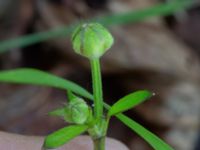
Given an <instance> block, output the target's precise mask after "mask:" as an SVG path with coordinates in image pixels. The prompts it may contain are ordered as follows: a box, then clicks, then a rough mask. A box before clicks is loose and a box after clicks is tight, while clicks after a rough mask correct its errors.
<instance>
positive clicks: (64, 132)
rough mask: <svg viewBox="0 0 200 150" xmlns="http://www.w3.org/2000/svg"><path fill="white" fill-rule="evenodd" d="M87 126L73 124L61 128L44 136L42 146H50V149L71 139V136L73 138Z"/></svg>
mask: <svg viewBox="0 0 200 150" xmlns="http://www.w3.org/2000/svg"><path fill="white" fill-rule="evenodd" d="M87 128H88V127H87V126H85V125H73V126H68V127H65V128H62V129H60V130H58V131H55V132H53V133H52V134H50V135H48V136H47V137H46V138H45V141H44V145H43V146H44V147H45V148H50V149H51V148H57V147H59V146H62V145H64V144H65V143H67V142H69V141H70V140H72V139H73V138H75V137H76V136H78V135H80V134H82V133H83V132H85V131H86V130H87Z"/></svg>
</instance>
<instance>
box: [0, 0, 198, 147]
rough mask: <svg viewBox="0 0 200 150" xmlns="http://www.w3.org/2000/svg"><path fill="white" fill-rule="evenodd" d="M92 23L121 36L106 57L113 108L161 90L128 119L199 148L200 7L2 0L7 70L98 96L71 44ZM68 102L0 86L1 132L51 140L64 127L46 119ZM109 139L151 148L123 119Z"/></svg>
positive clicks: (161, 1) (1, 53)
mask: <svg viewBox="0 0 200 150" xmlns="http://www.w3.org/2000/svg"><path fill="white" fill-rule="evenodd" d="M91 19H92V20H97V21H99V22H101V23H102V24H104V25H105V26H107V27H108V28H109V30H110V31H111V32H112V34H113V36H114V38H115V44H114V46H113V47H112V48H111V50H110V51H109V52H107V53H106V55H105V56H104V57H103V58H102V69H103V87H104V97H105V99H107V102H108V103H110V104H112V103H114V102H115V101H116V100H118V99H119V98H121V97H123V96H124V95H126V94H128V93H129V92H133V91H135V90H139V89H148V90H150V91H153V92H155V93H156V96H154V97H153V98H152V99H151V100H149V101H147V102H145V103H143V104H142V105H140V106H137V107H135V108H134V109H132V110H130V111H128V112H127V115H128V116H130V117H131V118H133V119H134V120H136V121H137V122H139V123H140V124H142V125H143V126H145V127H146V128H147V129H149V130H150V131H152V132H154V133H156V134H157V135H158V136H159V137H161V138H163V139H164V140H165V141H167V142H168V143H169V144H171V145H172V146H173V147H174V148H175V149H176V150H200V147H198V144H199V143H200V139H199V140H198V137H200V134H199V133H200V132H199V129H200V128H199V127H200V120H199V119H200V76H199V74H200V2H199V1H195V0H189V2H188V0H0V69H1V70H6V69H13V68H20V67H32V68H38V69H41V70H45V71H48V72H51V73H54V74H56V75H59V76H62V77H64V78H67V79H70V80H72V81H75V82H76V83H79V84H80V85H82V86H84V87H86V88H87V89H88V90H91V79H90V78H91V76H90V68H89V63H88V61H87V60H86V59H85V58H82V57H80V56H78V55H76V54H75V53H74V52H73V50H72V46H71V43H70V34H71V31H72V29H73V28H74V27H75V25H76V24H77V23H78V22H85V21H87V22H89V20H91ZM65 102H66V93H65V91H60V90H56V89H51V88H44V87H36V86H28V85H26V86H23V85H11V84H0V114H1V117H0V130H3V131H8V132H13V133H19V134H25V135H47V134H48V133H51V132H52V131H54V130H56V129H58V128H60V127H63V126H64V125H65V123H64V122H63V121H62V120H61V119H57V118H54V117H49V116H47V113H48V111H51V110H53V109H54V108H57V107H60V106H62V105H63V103H65ZM108 135H109V136H110V137H114V138H116V139H119V140H121V141H122V142H124V143H125V144H126V145H127V146H128V147H129V148H130V149H131V150H151V149H152V148H151V147H150V146H149V145H147V144H146V142H144V141H143V140H142V139H141V138H140V137H138V136H137V135H136V134H135V133H133V132H132V131H131V130H130V129H128V128H127V127H126V126H124V125H123V124H122V123H120V122H119V121H118V120H117V119H112V121H111V125H110V128H109V131H108Z"/></svg>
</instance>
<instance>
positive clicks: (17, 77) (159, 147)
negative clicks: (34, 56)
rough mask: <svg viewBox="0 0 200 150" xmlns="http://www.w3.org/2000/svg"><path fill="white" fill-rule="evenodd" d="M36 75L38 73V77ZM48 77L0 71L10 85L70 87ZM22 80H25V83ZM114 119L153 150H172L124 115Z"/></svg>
mask: <svg viewBox="0 0 200 150" xmlns="http://www.w3.org/2000/svg"><path fill="white" fill-rule="evenodd" d="M27 72H28V74H29V73H30V74H31V76H29V75H27ZM32 73H33V74H32ZM37 73H39V75H38V74H37ZM50 76H53V78H49V74H48V73H46V72H43V71H38V70H36V69H16V70H12V71H1V72H0V81H1V82H10V83H20V84H33V85H43V86H50V87H57V88H60V89H64V90H68V87H70V86H69V85H68V84H67V83H68V80H66V79H62V78H60V77H56V78H54V77H55V76H54V75H50ZM32 77H34V78H37V79H38V80H36V79H34V80H32ZM45 78H46V79H47V78H48V79H50V81H48V84H47V83H45V82H44V79H45ZM58 78H59V79H58ZM23 79H25V81H24V80H23ZM57 79H58V80H57ZM60 81H62V82H63V83H65V84H61V85H59V86H58V83H59V82H60ZM66 81H67V82H66ZM71 83H72V82H70V85H71ZM74 84H75V83H73V85H74ZM75 85H76V87H77V89H82V87H80V86H79V85H77V84H75ZM70 89H71V88H70ZM77 89H76V91H77ZM81 91H82V90H81ZM70 93H71V92H70ZM77 93H79V95H81V96H83V97H86V98H89V99H90V100H93V96H92V95H91V94H90V93H88V92H86V93H87V94H85V92H83V93H82V92H77ZM71 94H72V93H71ZM105 107H106V108H107V109H109V108H110V106H109V105H107V104H105ZM50 115H54V116H56V115H57V116H62V115H63V110H62V108H61V110H59V109H57V110H55V111H53V112H50ZM116 117H117V118H118V119H119V120H121V121H122V122H123V123H124V124H125V125H127V126H128V127H129V128H130V129H132V130H133V131H134V132H136V133H137V134H139V135H140V136H141V137H143V138H144V139H145V140H146V141H147V142H148V143H149V144H150V145H152V147H154V148H155V150H168V149H169V150H172V148H171V149H170V146H168V145H167V144H164V142H163V141H162V140H161V139H159V138H158V137H156V136H155V135H154V134H152V133H151V132H150V131H148V130H146V129H145V128H144V127H142V126H141V125H139V124H137V123H136V122H135V121H133V120H132V121H131V119H130V118H128V117H126V116H125V115H123V114H118V115H117V116H116ZM138 126H139V128H140V127H141V128H142V130H141V129H140V130H138ZM155 141H156V142H155Z"/></svg>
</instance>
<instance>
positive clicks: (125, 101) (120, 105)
mask: <svg viewBox="0 0 200 150" xmlns="http://www.w3.org/2000/svg"><path fill="white" fill-rule="evenodd" d="M151 96H152V94H151V93H150V92H149V91H146V90H143V91H137V92H134V93H131V94H129V95H127V96H125V97H123V98H121V99H120V100H119V101H117V102H116V103H115V104H114V105H113V106H112V107H111V108H110V109H109V111H108V116H109V117H111V116H113V115H116V114H118V113H121V112H124V111H126V110H128V109H130V108H133V107H135V106H137V105H138V104H140V103H142V102H143V101H145V100H147V99H148V98H150V97H151Z"/></svg>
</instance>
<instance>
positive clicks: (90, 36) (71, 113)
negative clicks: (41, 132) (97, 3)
mask: <svg viewBox="0 0 200 150" xmlns="http://www.w3.org/2000/svg"><path fill="white" fill-rule="evenodd" d="M71 39H72V45H73V48H74V50H75V52H76V53H77V54H80V55H82V56H84V57H86V58H87V59H89V61H90V64H91V74H92V86H93V94H90V93H89V92H88V91H87V90H85V89H84V88H82V87H80V86H79V85H77V84H75V83H73V82H71V81H68V80H66V79H62V78H60V77H57V76H54V75H52V74H49V73H46V72H43V71H39V70H36V69H28V68H24V69H16V70H10V71H2V72H0V81H1V82H11V83H20V84H33V85H42V86H50V87H55V88H59V89H62V90H67V95H68V102H67V103H66V105H65V106H64V107H62V108H59V109H56V110H54V111H51V112H49V115H51V116H58V117H61V118H63V119H64V120H65V121H66V122H67V123H68V124H69V125H68V126H66V127H64V128H62V129H59V130H57V131H55V132H53V133H51V134H50V135H48V136H46V138H45V140H44V144H43V149H53V148H57V147H60V146H62V145H64V144H66V143H67V142H69V141H70V140H72V139H73V138H75V137H76V136H78V135H80V134H82V133H88V135H89V136H90V137H91V139H92V140H93V143H94V150H105V138H106V134H107V129H108V125H109V121H110V118H111V117H113V116H115V117H117V118H118V119H119V120H120V121H122V122H123V123H124V124H125V125H126V126H128V127H129V128H130V129H132V130H133V131H134V132H136V133H137V134H138V135H140V136H141V137H142V138H143V139H144V140H146V141H147V142H148V143H149V144H150V145H151V146H152V147H153V148H154V149H155V150H173V148H171V147H170V146H169V145H168V144H166V143H165V142H163V141H162V140H161V139H159V138H158V137H157V136H156V135H154V134H153V133H151V132H150V131H148V130H147V129H145V128H144V127H142V126H141V125H140V124H138V123H137V122H135V121H134V120H132V119H130V118H129V117H127V116H125V115H123V114H122V113H123V112H125V111H127V110H129V109H131V108H133V107H135V106H137V105H138V104H140V103H142V102H143V101H145V100H147V99H149V98H150V97H151V96H152V95H153V94H152V93H151V92H149V91H147V90H140V91H136V92H133V93H131V94H129V95H127V96H125V97H123V98H121V99H120V100H118V101H117V102H116V103H115V104H113V105H112V106H109V105H107V104H106V103H105V102H104V100H103V90H102V79H101V69H100V58H101V57H102V56H103V54H104V53H105V52H106V51H107V50H108V49H109V48H110V47H111V46H112V44H113V41H114V40H113V37H112V35H111V34H110V33H109V31H108V30H107V29H105V28H104V27H103V26H102V25H101V24H98V23H86V24H81V25H79V26H78V27H77V28H76V29H75V31H74V32H73V34H72V38H71ZM87 99H89V100H92V101H93V106H89V105H88V104H87V102H86V100H87Z"/></svg>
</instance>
